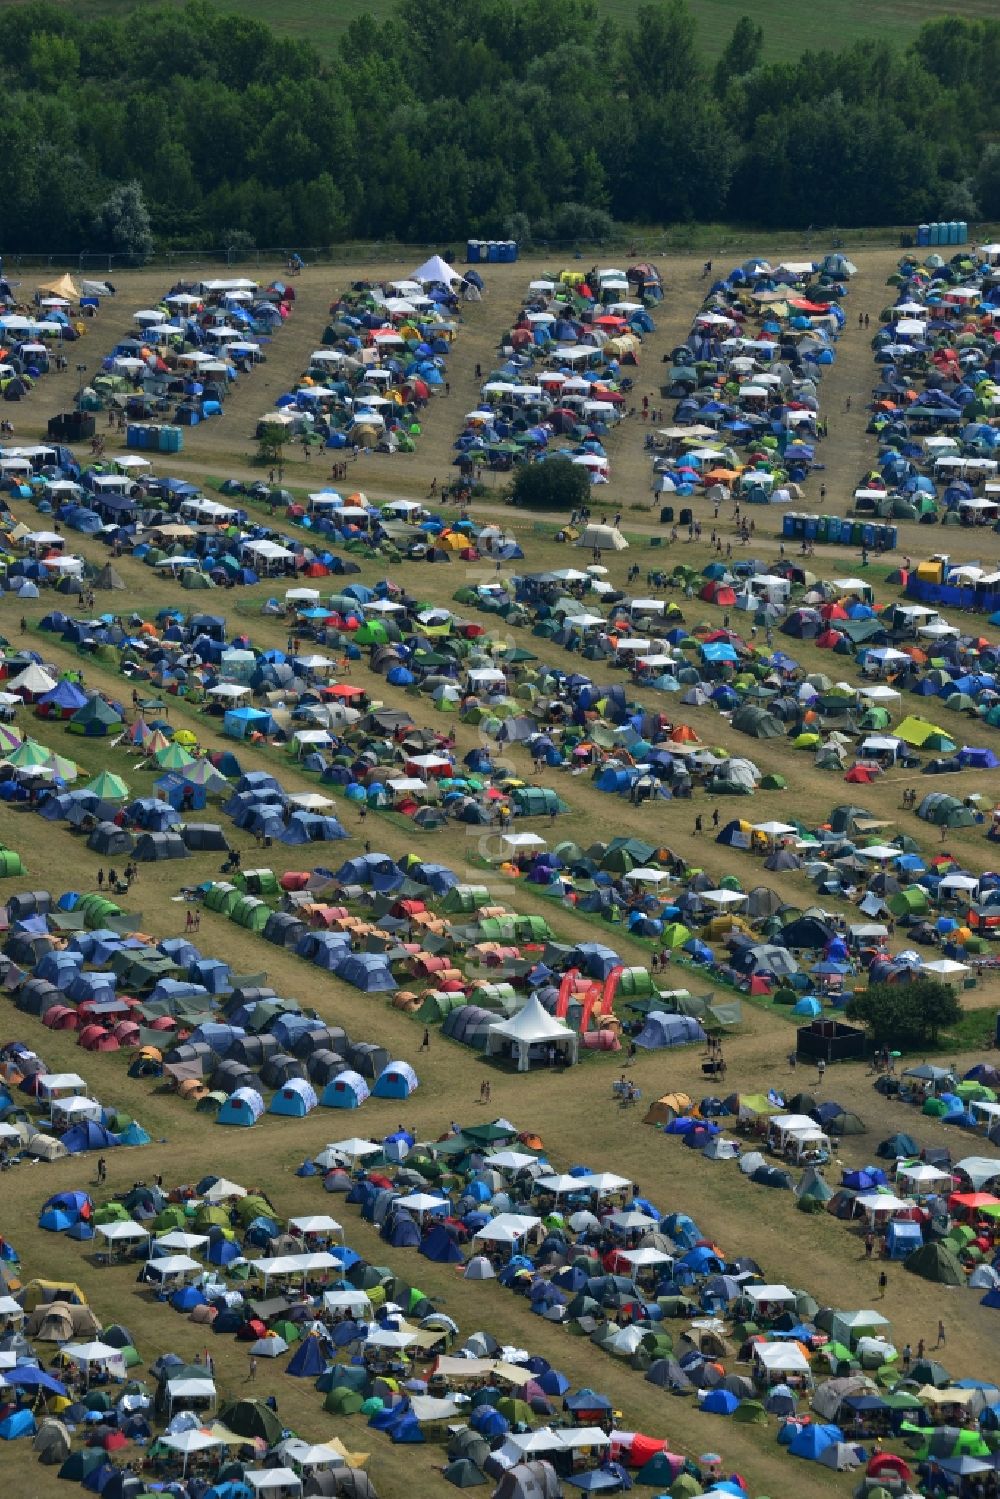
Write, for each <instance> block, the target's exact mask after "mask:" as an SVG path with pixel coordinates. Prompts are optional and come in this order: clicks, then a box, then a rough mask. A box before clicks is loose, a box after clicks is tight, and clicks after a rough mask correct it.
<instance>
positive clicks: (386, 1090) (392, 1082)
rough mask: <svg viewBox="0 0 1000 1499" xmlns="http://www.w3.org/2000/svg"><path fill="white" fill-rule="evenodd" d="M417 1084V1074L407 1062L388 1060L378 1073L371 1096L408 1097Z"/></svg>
mask: <svg viewBox="0 0 1000 1499" xmlns="http://www.w3.org/2000/svg"><path fill="white" fill-rule="evenodd" d="M418 1086H419V1084H418V1082H417V1074H416V1073H415V1072H414V1070H413V1068H412V1067H411V1066H410V1064H409V1062H390V1063H389V1065H388V1067H384V1068H383V1069H382V1071H381V1072H380V1073H379V1075H378V1078H377V1080H376V1082H375V1086H374V1088H373V1089H372V1097H373V1098H409V1096H410V1094H411V1093H412V1092H413V1091H414V1089H415V1088H417V1087H418Z"/></svg>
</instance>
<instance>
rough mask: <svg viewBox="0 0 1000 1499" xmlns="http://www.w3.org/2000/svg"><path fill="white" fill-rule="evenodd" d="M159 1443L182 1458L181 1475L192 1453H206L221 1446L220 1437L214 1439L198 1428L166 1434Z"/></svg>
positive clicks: (208, 1433) (208, 1432)
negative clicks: (211, 1448)
mask: <svg viewBox="0 0 1000 1499" xmlns="http://www.w3.org/2000/svg"><path fill="white" fill-rule="evenodd" d="M160 1441H161V1442H162V1444H163V1446H164V1447H169V1448H170V1449H171V1450H172V1451H173V1452H179V1453H180V1454H181V1456H182V1457H183V1459H184V1465H183V1468H182V1469H181V1472H182V1475H183V1474H184V1473H186V1472H187V1465H188V1459H189V1458H190V1456H191V1454H192V1453H193V1452H207V1451H208V1449H209V1448H210V1447H221V1446H222V1445H223V1442H222V1438H221V1437H214V1436H213V1435H212V1433H211V1432H210V1431H202V1430H201V1429H200V1428H199V1427H195V1428H193V1429H192V1430H188V1431H175V1432H167V1433H166V1434H165V1435H164V1436H162V1437H161V1438H160Z"/></svg>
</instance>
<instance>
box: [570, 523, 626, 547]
mask: <svg viewBox="0 0 1000 1499" xmlns="http://www.w3.org/2000/svg"><path fill="white" fill-rule="evenodd" d="M573 545H574V546H578V547H589V548H590V550H591V551H602V552H624V551H625V550H626V549H627V547H628V542H627V541H626V540H625V538H624V536H623V535H622V533H621V532H620V531H619V530H618V529H617V527H615V526H602V525H597V524H596V523H592V524H591V525H588V526H586V527H585V529H584V530H583V531H582V532H581V534H580V535H579V536H578V537H577V539H576V541H575V542H574V543H573Z"/></svg>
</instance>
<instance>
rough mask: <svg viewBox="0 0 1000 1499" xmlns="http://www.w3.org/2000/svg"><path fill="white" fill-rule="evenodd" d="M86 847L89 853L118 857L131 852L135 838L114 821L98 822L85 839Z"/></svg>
mask: <svg viewBox="0 0 1000 1499" xmlns="http://www.w3.org/2000/svg"><path fill="white" fill-rule="evenodd" d="M87 847H88V848H89V849H90V851H91V853H94V854H104V855H105V857H109V856H111V855H115V856H117V857H119V858H120V857H121V856H122V854H130V853H131V852H132V850H133V849H134V848H135V839H134V838H133V837H132V834H131V833H130V832H129V831H128V829H127V828H120V827H119V826H118V824H117V823H115V822H99V823H98V824H97V826H96V828H95V829H94V831H93V832H92V833H91V835H90V837H89V838H88V839H87Z"/></svg>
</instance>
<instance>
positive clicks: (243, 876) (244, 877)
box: [236, 869, 281, 898]
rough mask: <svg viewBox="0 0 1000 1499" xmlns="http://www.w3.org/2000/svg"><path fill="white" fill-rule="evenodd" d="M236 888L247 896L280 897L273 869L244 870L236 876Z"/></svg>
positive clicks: (279, 889)
mask: <svg viewBox="0 0 1000 1499" xmlns="http://www.w3.org/2000/svg"><path fill="white" fill-rule="evenodd" d="M236 887H237V889H239V890H242V891H244V892H245V893H246V894H247V895H260V896H263V897H265V898H266V897H268V896H273V895H280V894H281V886H280V885H279V884H278V876H277V875H276V874H275V872H274V870H273V869H246V870H242V871H241V872H240V873H239V874H238V875H237V876H236Z"/></svg>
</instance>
